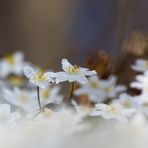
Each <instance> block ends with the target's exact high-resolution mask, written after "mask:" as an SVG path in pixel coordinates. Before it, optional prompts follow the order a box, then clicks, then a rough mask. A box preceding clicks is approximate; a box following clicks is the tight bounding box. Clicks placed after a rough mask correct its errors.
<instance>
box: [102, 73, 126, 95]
mask: <svg viewBox="0 0 148 148" xmlns="http://www.w3.org/2000/svg"><path fill="white" fill-rule="evenodd" d="M116 81H117V78H116V76H114V75H111V76H110V77H109V78H108V79H107V80H102V81H101V88H102V91H103V93H104V95H105V96H106V98H115V97H116V96H117V94H119V93H121V92H123V91H125V90H126V87H125V86H124V85H116Z"/></svg>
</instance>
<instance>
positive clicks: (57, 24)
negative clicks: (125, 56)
mask: <svg viewBox="0 0 148 148" xmlns="http://www.w3.org/2000/svg"><path fill="white" fill-rule="evenodd" d="M147 8H148V1H147V0H91V1H90V0H13V1H10V0H0V54H1V55H5V54H8V53H11V52H13V51H15V50H22V51H24V52H25V54H26V56H27V59H28V60H29V61H32V62H33V63H34V64H37V65H40V66H43V67H53V68H55V67H57V65H59V64H58V63H59V62H60V59H61V58H63V57H67V58H68V59H71V60H72V61H73V62H75V63H76V64H77V63H81V64H83V63H84V62H85V61H86V57H88V56H89V54H90V53H95V51H97V50H98V49H104V50H106V51H107V52H108V53H110V54H111V55H113V56H114V57H118V55H119V53H120V49H121V47H122V44H123V41H124V40H125V39H126V38H128V37H129V35H130V34H131V33H132V32H133V31H139V32H144V33H147V32H148V9H147Z"/></svg>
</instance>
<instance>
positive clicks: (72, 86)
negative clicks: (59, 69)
mask: <svg viewBox="0 0 148 148" xmlns="http://www.w3.org/2000/svg"><path fill="white" fill-rule="evenodd" d="M74 87H75V82H72V83H71V89H70V94H69V98H68V103H70V101H71V98H72V96H73V91H74Z"/></svg>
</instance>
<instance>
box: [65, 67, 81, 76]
mask: <svg viewBox="0 0 148 148" xmlns="http://www.w3.org/2000/svg"><path fill="white" fill-rule="evenodd" d="M67 72H68V73H69V74H78V73H79V72H80V67H78V66H76V65H74V66H69V67H68V68H67Z"/></svg>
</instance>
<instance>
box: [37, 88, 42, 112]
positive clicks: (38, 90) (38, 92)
mask: <svg viewBox="0 0 148 148" xmlns="http://www.w3.org/2000/svg"><path fill="white" fill-rule="evenodd" d="M37 98H38V104H39V109H40V111H41V110H42V106H41V101H40V88H39V87H38V86H37Z"/></svg>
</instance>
